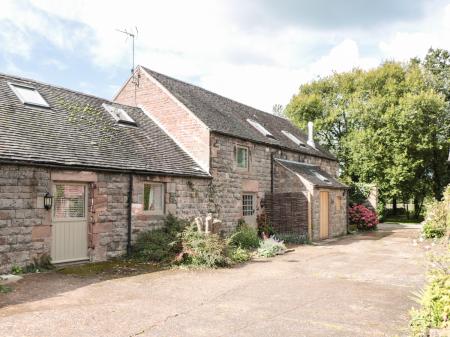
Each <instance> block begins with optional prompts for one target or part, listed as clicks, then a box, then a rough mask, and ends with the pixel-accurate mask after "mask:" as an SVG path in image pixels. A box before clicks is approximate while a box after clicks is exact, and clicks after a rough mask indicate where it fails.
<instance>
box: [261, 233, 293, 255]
mask: <svg viewBox="0 0 450 337" xmlns="http://www.w3.org/2000/svg"><path fill="white" fill-rule="evenodd" d="M285 252H286V246H285V245H284V243H283V241H279V240H277V239H276V238H274V237H273V236H272V237H270V238H268V239H265V240H262V241H261V244H260V246H259V248H258V251H257V255H258V256H260V257H273V256H275V255H280V254H284V253H285Z"/></svg>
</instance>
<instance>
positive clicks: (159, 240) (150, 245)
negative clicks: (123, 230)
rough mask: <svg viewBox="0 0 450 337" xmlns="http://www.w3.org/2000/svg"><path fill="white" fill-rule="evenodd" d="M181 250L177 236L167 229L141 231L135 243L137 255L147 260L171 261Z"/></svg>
mask: <svg viewBox="0 0 450 337" xmlns="http://www.w3.org/2000/svg"><path fill="white" fill-rule="evenodd" d="M178 252H179V245H178V244H177V238H176V236H175V235H173V234H172V233H169V232H168V231H167V230H166V229H154V230H151V231H145V232H141V233H139V235H138V237H137V240H136V244H135V256H136V257H137V258H139V259H142V260H145V261H154V262H163V261H169V260H171V259H173V258H174V257H175V255H176V254H177V253H178Z"/></svg>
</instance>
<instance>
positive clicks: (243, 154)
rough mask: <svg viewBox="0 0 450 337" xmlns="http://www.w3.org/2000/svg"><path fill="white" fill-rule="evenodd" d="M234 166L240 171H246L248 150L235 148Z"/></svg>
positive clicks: (241, 147) (242, 147)
mask: <svg viewBox="0 0 450 337" xmlns="http://www.w3.org/2000/svg"><path fill="white" fill-rule="evenodd" d="M236 166H237V167H238V168H242V169H248V148H246V147H244V146H237V147H236Z"/></svg>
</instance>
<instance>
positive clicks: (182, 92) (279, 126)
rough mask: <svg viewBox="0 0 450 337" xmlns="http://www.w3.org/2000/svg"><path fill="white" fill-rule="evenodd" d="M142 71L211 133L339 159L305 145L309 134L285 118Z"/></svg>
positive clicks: (164, 76) (320, 149)
mask: <svg viewBox="0 0 450 337" xmlns="http://www.w3.org/2000/svg"><path fill="white" fill-rule="evenodd" d="M141 68H142V69H143V70H144V71H146V72H147V73H148V74H149V75H150V76H152V77H153V78H154V79H156V80H157V81H158V82H159V83H160V84H161V85H163V86H164V87H165V88H166V89H167V90H168V91H169V92H170V93H172V95H174V96H175V97H176V98H177V99H178V100H179V101H180V102H181V103H183V104H184V105H185V106H186V107H187V108H188V109H189V110H190V111H192V112H193V113H194V114H195V115H196V116H197V117H198V118H199V119H200V120H201V121H202V122H203V123H205V124H206V125H207V126H208V127H209V128H210V129H211V131H215V132H218V133H222V134H225V135H229V136H234V137H238V138H242V139H247V140H251V141H254V142H259V143H264V144H268V145H274V146H278V147H282V148H286V149H289V150H293V151H296V152H300V153H306V154H311V155H314V156H319V157H324V158H328V159H332V160H336V158H335V157H334V156H333V155H332V154H331V153H330V152H328V151H327V150H326V149H324V148H322V147H320V146H318V145H317V143H316V148H317V149H314V148H312V147H311V146H309V145H306V141H307V138H308V137H307V135H305V134H304V133H303V132H302V131H301V130H300V129H298V128H297V127H295V126H294V125H293V124H292V123H291V122H290V121H288V120H287V119H285V118H281V117H277V116H275V115H273V114H270V113H267V112H264V111H261V110H258V109H255V108H252V107H249V106H247V105H245V104H242V103H238V102H236V101H233V100H231V99H229V98H226V97H223V96H220V95H218V94H215V93H213V92H211V91H208V90H205V89H203V88H200V87H198V86H195V85H192V84H189V83H186V82H183V81H180V80H177V79H174V78H172V77H169V76H166V75H163V74H160V73H157V72H155V71H153V70H150V69H148V68H145V67H141ZM247 119H252V120H255V121H257V122H259V123H260V124H261V125H263V126H264V127H265V128H266V129H267V130H269V131H270V133H272V135H273V136H274V137H275V138H276V139H272V138H268V137H266V136H264V135H262V134H261V133H260V132H258V131H257V130H256V129H255V128H254V127H253V126H251V125H250V124H249V123H248V122H247ZM282 130H285V131H288V132H290V133H291V134H293V135H295V136H296V137H297V138H299V139H300V140H301V141H302V142H303V143H305V145H306V146H305V147H302V146H299V145H297V144H295V143H294V142H293V141H292V140H290V139H289V138H287V137H286V136H285V135H284V134H283V133H282Z"/></svg>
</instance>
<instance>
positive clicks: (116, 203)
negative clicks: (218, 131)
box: [0, 164, 210, 272]
mask: <svg viewBox="0 0 450 337" xmlns="http://www.w3.org/2000/svg"><path fill="white" fill-rule="evenodd" d="M53 181H59V182H62V181H67V182H69V181H70V182H83V183H87V186H88V205H89V209H88V212H89V213H88V214H89V217H88V218H89V221H88V246H89V256H90V260H91V261H102V260H105V259H107V258H110V257H115V256H119V255H122V254H124V253H125V252H126V245H127V219H128V217H127V214H128V211H127V210H128V187H129V175H128V174H119V173H105V172H90V171H69V170H56V169H48V168H38V167H31V166H20V165H3V164H2V165H0V272H7V271H9V270H10V269H11V267H12V266H14V265H17V266H22V267H23V266H25V265H27V264H29V263H30V262H32V259H33V258H34V257H37V256H40V255H42V254H48V255H51V242H52V237H51V235H52V234H51V233H52V231H51V228H52V227H51V225H52V219H51V211H48V210H46V209H44V206H43V196H44V195H45V193H46V192H47V191H51V189H52V182H53ZM150 181H151V182H161V183H164V186H165V195H164V198H165V211H166V214H168V213H169V212H170V213H173V214H175V215H176V216H179V217H183V218H191V217H194V216H197V215H204V214H206V213H207V212H208V206H209V203H208V200H209V193H210V180H209V179H195V178H193V179H189V178H181V177H165V176H142V175H135V176H133V191H134V193H133V205H132V210H133V211H132V228H133V231H132V240H135V239H136V236H137V234H138V233H139V231H141V230H147V229H153V228H157V227H160V226H161V225H162V224H163V219H164V216H161V215H153V214H148V213H146V212H144V211H143V210H142V208H143V207H142V200H143V198H142V197H141V194H142V193H143V186H144V183H145V182H150Z"/></svg>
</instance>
